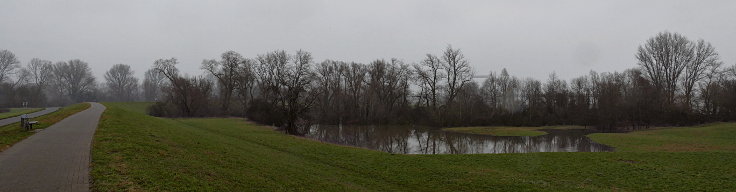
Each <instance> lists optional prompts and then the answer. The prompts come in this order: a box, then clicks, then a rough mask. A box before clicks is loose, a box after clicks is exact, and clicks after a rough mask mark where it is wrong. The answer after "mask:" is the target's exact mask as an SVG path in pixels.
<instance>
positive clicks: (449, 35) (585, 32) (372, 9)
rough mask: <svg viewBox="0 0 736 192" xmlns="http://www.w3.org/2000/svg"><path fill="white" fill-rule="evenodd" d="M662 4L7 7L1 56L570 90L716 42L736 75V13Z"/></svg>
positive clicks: (1, 12)
mask: <svg viewBox="0 0 736 192" xmlns="http://www.w3.org/2000/svg"><path fill="white" fill-rule="evenodd" d="M662 2H665V1H658V2H657V1H648V2H637V1H626V2H620V1H617V2H589V1H565V2H555V3H552V2H542V1H539V2H514V3H486V2H474V3H466V2H439V1H430V2H425V1H421V2H420V1H404V2H399V3H395V2H391V3H387V2H336V3H326V2H322V1H310V2H303V1H281V2H270V1H256V2H253V1H249V2H235V1H218V2H217V3H210V2H196V1H186V2H180V1H177V3H174V2H171V1H156V2H144V1H140V2H135V1H125V2H98V1H73V2H44V3H36V2H28V1H7V2H4V3H3V6H2V7H0V21H3V22H5V23H11V25H3V26H0V33H2V34H3V35H1V36H0V49H7V50H10V51H12V52H14V53H15V54H16V55H17V57H18V58H19V60H20V61H21V63H22V64H23V65H25V64H27V63H28V61H30V60H31V59H32V58H41V59H46V60H51V61H53V62H58V61H68V60H71V59H81V60H83V61H85V62H87V63H89V64H90V67H91V69H92V71H93V73H94V75H95V77H97V78H101V77H102V75H103V74H104V72H105V71H107V70H108V69H109V68H110V67H112V66H113V65H114V64H119V63H122V64H127V65H130V66H131V67H132V69H133V70H134V71H135V76H136V77H138V78H141V79H142V77H143V72H144V71H145V70H147V69H149V68H150V67H151V65H152V64H153V62H154V61H155V60H156V59H161V58H171V57H175V58H177V59H178V60H179V62H180V64H179V68H180V69H181V70H182V72H184V73H186V74H190V75H200V74H204V72H203V71H202V70H201V69H200V66H201V63H202V61H203V60H205V59H216V58H218V57H219V56H220V54H222V53H223V52H225V51H229V50H232V51H236V52H238V53H241V54H243V56H245V57H247V58H254V57H256V56H257V55H261V54H265V53H267V52H270V51H273V50H285V51H288V52H293V51H296V50H300V49H301V50H305V51H309V52H311V53H312V54H313V55H314V58H315V59H314V61H315V62H321V61H323V60H326V59H331V60H341V61H347V62H359V63H369V62H371V61H373V60H376V59H391V58H397V59H400V60H401V61H403V62H404V63H407V64H413V63H418V62H419V61H421V59H422V58H423V57H424V56H425V54H428V53H431V54H439V53H440V52H441V51H442V49H443V48H444V47H446V46H447V45H452V46H453V47H456V48H459V49H461V50H462V51H463V52H464V54H465V56H466V58H467V59H468V61H469V62H470V65H471V66H472V67H473V71H474V72H475V74H476V76H484V75H487V74H488V72H489V71H495V72H498V71H500V70H501V69H503V68H506V69H507V70H508V71H509V72H510V73H511V74H513V75H516V76H519V77H522V78H524V77H531V78H535V79H546V78H547V76H548V75H549V74H550V73H553V72H555V73H556V74H558V75H559V76H560V77H561V78H563V79H568V80H569V79H571V78H574V77H578V76H580V75H585V74H588V72H589V71H591V70H594V71H597V72H613V71H623V70H625V69H628V68H633V67H637V63H636V60H635V57H634V54H635V52H636V49H637V47H638V46H639V45H641V44H642V43H643V42H644V41H645V40H646V39H648V38H650V37H652V36H654V35H656V34H657V33H659V32H664V31H669V32H676V33H680V34H683V35H685V36H687V37H690V38H691V39H704V40H706V41H708V42H711V43H712V44H713V46H714V47H716V48H717V49H718V51H719V52H720V53H722V54H721V61H723V63H724V64H726V65H731V64H733V63H736V58H734V56H733V54H731V53H734V52H736V44H735V43H734V39H733V34H736V26H735V25H729V24H732V23H736V13H734V12H733V9H732V8H733V7H734V6H736V2H731V1H712V2H708V3H702V2H696V1H675V2H674V3H670V2H671V1H666V2H668V3H667V4H666V5H662ZM583 7H584V9H582V8H583ZM36 13H44V14H36ZM643 18H646V19H643ZM703 21H708V22H703Z"/></svg>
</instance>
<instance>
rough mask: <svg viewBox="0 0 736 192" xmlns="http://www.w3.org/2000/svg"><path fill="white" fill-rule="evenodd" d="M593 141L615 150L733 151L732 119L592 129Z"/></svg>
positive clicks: (735, 125)
mask: <svg viewBox="0 0 736 192" xmlns="http://www.w3.org/2000/svg"><path fill="white" fill-rule="evenodd" d="M588 137H590V138H591V139H593V141H595V142H598V143H605V144H606V145H609V146H612V147H616V150H617V151H633V152H652V151H670V152H682V151H691V152H692V151H727V152H736V123H712V124H706V125H700V126H694V127H664V128H657V129H652V130H644V131H634V132H629V133H594V134H590V135H588Z"/></svg>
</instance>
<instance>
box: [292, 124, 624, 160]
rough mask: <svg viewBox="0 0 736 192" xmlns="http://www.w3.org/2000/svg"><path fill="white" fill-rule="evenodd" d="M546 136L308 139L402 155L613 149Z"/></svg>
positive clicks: (398, 134)
mask: <svg viewBox="0 0 736 192" xmlns="http://www.w3.org/2000/svg"><path fill="white" fill-rule="evenodd" d="M543 131H545V132H548V133H549V134H547V135H542V136H489V135H475V134H465V133H455V132H446V131H442V130H438V129H431V128H424V127H414V126H325V125H321V126H320V125H316V126H312V128H311V129H310V131H309V133H307V134H306V135H305V137H308V138H312V139H316V140H320V141H323V142H329V143H334V144H340V145H349V146H355V147H362V148H368V149H373V150H379V151H384V152H389V153H400V154H476V153H531V152H599V151H613V148H612V147H609V146H606V145H602V144H598V143H595V142H592V141H591V140H590V139H589V138H587V137H585V135H586V134H590V133H594V131H591V130H582V129H571V130H543Z"/></svg>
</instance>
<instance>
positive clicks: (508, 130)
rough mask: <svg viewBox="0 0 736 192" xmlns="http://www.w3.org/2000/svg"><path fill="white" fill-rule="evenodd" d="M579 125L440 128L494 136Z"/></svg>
mask: <svg viewBox="0 0 736 192" xmlns="http://www.w3.org/2000/svg"><path fill="white" fill-rule="evenodd" d="M583 128H584V127H581V126H544V127H503V126H496V127H451V128H444V129H442V130H445V131H451V132H460V133H470V134H479V135H494V136H539V135H546V134H547V132H544V131H540V130H541V129H583Z"/></svg>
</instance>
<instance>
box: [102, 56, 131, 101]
mask: <svg viewBox="0 0 736 192" xmlns="http://www.w3.org/2000/svg"><path fill="white" fill-rule="evenodd" d="M105 80H106V85H107V88H109V89H110V94H111V96H112V97H113V98H115V100H116V101H132V100H133V99H134V97H135V93H136V92H137V91H138V78H135V77H134V76H133V71H132V70H131V69H130V66H129V65H125V64H116V65H113V66H112V68H110V70H109V71H107V72H106V73H105Z"/></svg>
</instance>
